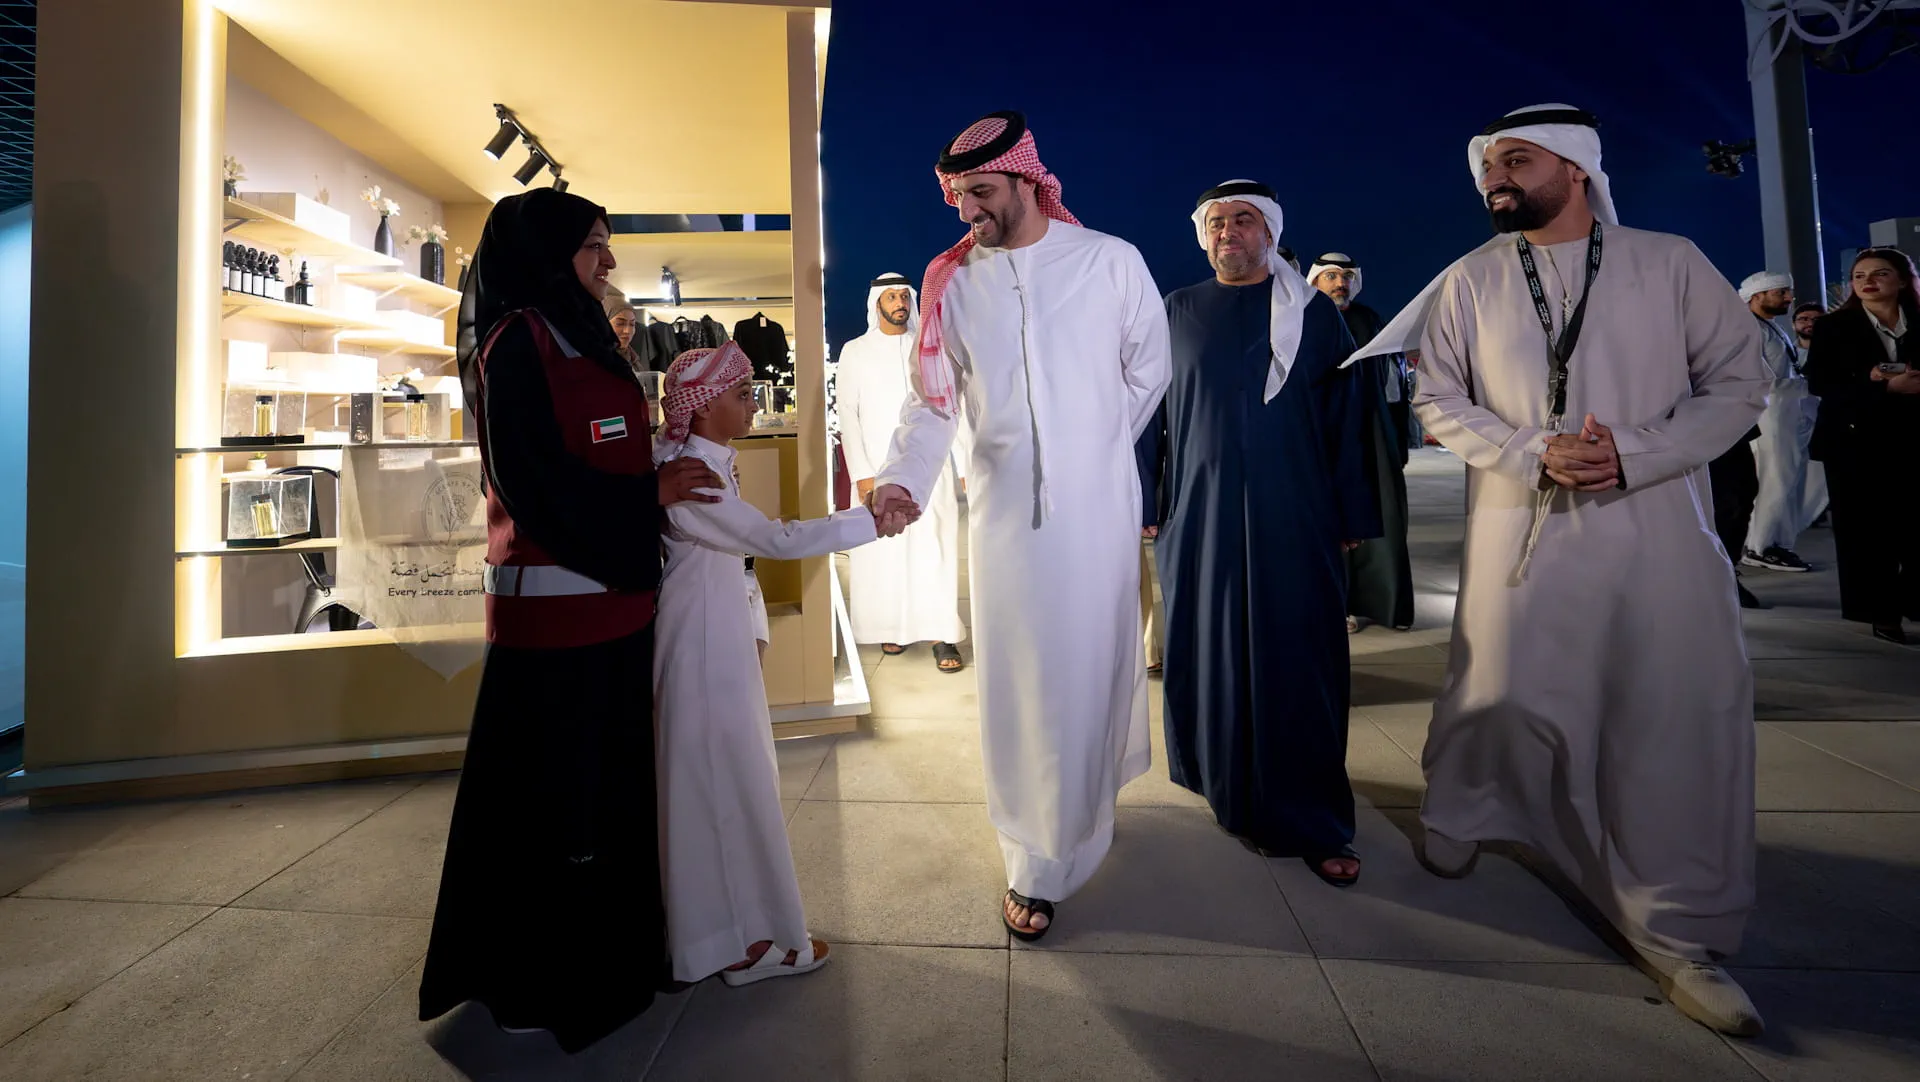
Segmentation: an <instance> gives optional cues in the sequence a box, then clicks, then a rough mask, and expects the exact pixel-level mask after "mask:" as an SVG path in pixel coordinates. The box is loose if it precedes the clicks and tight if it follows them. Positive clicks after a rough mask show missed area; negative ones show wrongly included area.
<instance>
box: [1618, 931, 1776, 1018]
mask: <svg viewBox="0 0 1920 1082" xmlns="http://www.w3.org/2000/svg"><path fill="white" fill-rule="evenodd" d="M1639 953H1640V957H1641V958H1642V959H1643V960H1645V961H1646V963H1647V964H1648V965H1649V966H1651V967H1652V968H1653V969H1654V970H1655V971H1656V972H1657V973H1658V974H1659V975H1660V986H1661V988H1662V989H1663V990H1664V991H1665V992H1666V993H1667V999H1668V1000H1670V1001H1672V1003H1673V1005H1674V1006H1675V1007H1678V1008H1679V1009H1680V1013H1681V1014H1684V1015H1686V1016H1687V1017H1688V1018H1691V1019H1693V1020H1694V1021H1696V1022H1698V1023H1700V1024H1701V1025H1703V1026H1706V1027H1707V1028H1709V1029H1714V1030H1718V1031H1720V1032H1721V1033H1724V1034H1726V1035H1728V1036H1729V1037H1758V1036H1760V1034H1762V1033H1764V1032H1766V1028H1767V1024H1766V1022H1764V1021H1762V1020H1761V1018H1760V1012H1759V1011H1758V1010H1755V1009H1754V1006H1753V1000H1751V999H1749V998H1747V993H1746V990H1745V989H1743V988H1741V987H1740V983H1739V982H1738V981H1736V980H1734V979H1733V975H1732V974H1730V973H1728V972H1727V971H1726V970H1725V969H1722V968H1721V967H1719V966H1714V965H1707V964H1706V963H1704V962H1689V961H1687V960H1685V959H1683V958H1673V957H1669V956H1667V955H1664V954H1656V953H1654V952H1652V951H1641V952H1639Z"/></svg>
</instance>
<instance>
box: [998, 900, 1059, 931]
mask: <svg viewBox="0 0 1920 1082" xmlns="http://www.w3.org/2000/svg"><path fill="white" fill-rule="evenodd" d="M1008 901H1011V902H1012V903H1013V904H1014V905H1017V906H1020V907H1022V908H1023V909H1025V910H1026V911H1027V913H1028V917H1027V919H1028V920H1032V919H1033V917H1032V914H1034V913H1038V914H1040V915H1041V916H1043V917H1045V918H1047V926H1046V927H1045V928H1037V929H1036V928H1022V927H1020V926H1019V925H1018V924H1015V923H1013V921H1012V919H1010V918H1009V917H1008V916H1007V902H1008ZM1000 923H1002V924H1004V925H1006V926H1007V932H1008V934H1010V935H1012V936H1013V938H1015V939H1018V940H1019V941H1021V942H1022V943H1032V942H1034V941H1035V940H1037V939H1039V938H1040V937H1041V936H1043V935H1046V934H1047V933H1048V932H1050V931H1052V930H1053V903H1052V902H1049V901H1047V900H1046V899H1044V898H1029V897H1027V896H1026V895H1024V894H1022V893H1020V892H1019V891H1017V890H1014V889H1013V888H1012V887H1008V888H1007V897H1006V899H1005V900H1003V901H1001V903H1000Z"/></svg>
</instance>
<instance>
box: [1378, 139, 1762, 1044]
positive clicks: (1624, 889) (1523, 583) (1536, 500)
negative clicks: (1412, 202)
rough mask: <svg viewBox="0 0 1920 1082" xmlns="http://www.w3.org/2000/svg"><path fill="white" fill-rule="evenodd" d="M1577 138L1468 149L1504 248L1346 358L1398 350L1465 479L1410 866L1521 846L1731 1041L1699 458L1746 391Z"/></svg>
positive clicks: (1710, 279)
mask: <svg viewBox="0 0 1920 1082" xmlns="http://www.w3.org/2000/svg"><path fill="white" fill-rule="evenodd" d="M1598 127H1599V125H1598V122H1597V121H1595V119H1594V118H1593V117H1592V116H1591V115H1589V114H1587V113H1584V112H1582V111H1580V110H1576V109H1571V108H1568V107H1567V106H1563V105H1545V106H1535V107H1533V108H1531V109H1526V110H1521V111H1519V112H1517V113H1513V114H1509V115H1508V116H1506V117H1503V118H1502V119H1500V120H1498V121H1495V122H1494V123H1493V124H1492V125H1490V126H1489V127H1488V128H1487V129H1486V130H1485V131H1484V132H1482V133H1481V134H1480V135H1479V136H1477V137H1475V138H1474V139H1473V140H1472V142H1471V144H1470V146H1469V150H1468V159H1469V162H1470V163H1471V165H1472V169H1473V173H1474V177H1475V180H1476V181H1478V184H1479V188H1480V191H1481V193H1482V195H1483V196H1484V198H1485V201H1486V206H1487V209H1488V211H1489V212H1490V213H1491V214H1492V216H1493V225H1494V228H1495V229H1496V230H1497V231H1498V232H1499V233H1500V234H1501V235H1500V236H1498V237H1496V238H1495V239H1494V240H1492V241H1490V242H1488V243H1487V244H1486V245H1484V246H1483V247H1481V248H1480V249H1479V250H1477V251H1475V252H1473V253H1471V254H1469V255H1468V256H1466V257H1465V258H1463V259H1461V260H1460V261H1459V262H1457V263H1455V264H1454V265H1453V266H1452V267H1450V268H1448V270H1447V271H1446V272H1445V273H1444V274H1442V275H1441V276H1440V278H1439V279H1438V280H1436V281H1435V282H1434V284H1433V285H1431V286H1429V287H1428V289H1427V290H1426V292H1424V293H1422V294H1421V296H1420V297H1419V298H1418V299H1416V300H1415V301H1414V303H1413V305H1412V306H1410V307H1409V309H1408V310H1407V311H1405V312H1402V313H1401V314H1400V315H1399V316H1398V317H1396V318H1395V319H1394V320H1393V321H1392V322H1391V323H1389V324H1388V325H1387V328H1386V329H1385V330H1383V331H1382V332H1381V334H1380V337H1379V338H1377V339H1375V340H1374V341H1373V342H1372V343H1369V347H1368V349H1369V351H1379V350H1382V349H1385V350H1401V349H1406V348H1408V347H1409V345H1418V346H1419V348H1420V350H1421V364H1420V368H1419V390H1418V392H1417V393H1416V394H1415V396H1414V409H1415V412H1416V413H1417V414H1418V416H1419V419H1420V422H1421V424H1423V425H1424V426H1425V427H1426V429H1427V431H1428V432H1430V433H1432V434H1433V435H1434V436H1435V437H1436V438H1437V439H1438V440H1439V441H1440V442H1441V444H1443V445H1444V446H1445V447H1446V448H1447V449H1448V450H1450V451H1452V452H1454V453H1455V454H1457V455H1459V456H1460V458H1461V459H1462V460H1463V461H1464V462H1465V463H1466V465H1467V467H1468V511H1467V537H1466V549H1465V560H1464V563H1463V565H1462V567H1461V574H1460V591H1459V597H1458V603H1457V606H1456V609H1455V615H1454V628H1453V649H1452V661H1451V666H1450V672H1449V673H1448V677H1447V680H1446V683H1445V685H1444V690H1443V691H1442V692H1441V695H1440V698H1439V701H1438V702H1436V703H1435V705H1434V711H1433V722H1432V725H1431V727H1430V730H1429V733H1428V736H1427V743H1426V751H1425V754H1424V762H1423V765H1424V768H1425V771H1426V776H1427V794H1426V798H1425V802H1424V804H1423V806H1422V808H1421V820H1422V823H1423V824H1424V826H1425V830H1426V833H1425V838H1424V842H1423V845H1422V852H1421V859H1422V860H1423V862H1424V863H1425V864H1426V865H1427V867H1428V868H1429V869H1430V870H1432V871H1434V872H1435V873H1437V874H1440V875H1444V876H1450V877H1452V876H1461V875H1466V874H1467V873H1468V872H1470V871H1471V870H1472V865H1473V862H1474V859H1475V857H1476V854H1477V851H1478V847H1479V843H1481V842H1485V841H1509V842H1518V843H1520V844H1522V845H1524V846H1526V847H1528V848H1529V849H1530V850H1532V851H1534V852H1535V853H1537V854H1539V856H1541V857H1542V858H1544V859H1545V861H1547V862H1548V863H1549V864H1551V865H1552V867H1553V868H1554V869H1555V870H1556V871H1557V872H1558V873H1559V875H1560V877H1562V878H1563V879H1564V880H1565V881H1567V882H1569V883H1571V884H1575V885H1576V887H1575V889H1577V890H1579V891H1580V892H1581V893H1582V894H1583V895H1584V897H1585V900H1586V902H1587V903H1588V904H1589V905H1590V906H1592V907H1593V908H1594V909H1595V910H1597V911H1598V913H1599V915H1600V916H1602V917H1604V918H1605V919H1606V920H1607V921H1609V922H1610V923H1611V924H1612V925H1613V926H1614V927H1615V928H1616V929H1618V930H1619V932H1620V933H1621V935H1622V936H1623V937H1624V938H1625V939H1626V940H1627V941H1628V942H1629V943H1630V944H1631V945H1632V948H1633V950H1632V959H1633V961H1635V962H1636V964H1638V965H1640V967H1641V968H1642V969H1643V970H1645V971H1647V972H1648V973H1649V974H1650V975H1652V976H1654V977H1655V978H1656V979H1657V980H1659V981H1660V983H1661V985H1662V987H1663V988H1664V989H1666V990H1667V992H1668V995H1669V996H1670V997H1671V998H1672V1000H1673V1003H1674V1005H1675V1006H1677V1007H1679V1008H1680V1009H1681V1010H1682V1011H1684V1012H1685V1013H1686V1014H1688V1015H1689V1016H1690V1017H1692V1018H1694V1019H1696V1020H1698V1021H1700V1022H1703V1023H1705V1024H1706V1025H1709V1026H1711V1027H1713V1028H1714V1029H1717V1030H1720V1031H1721V1032H1724V1033H1729V1034H1736V1035H1741V1036H1752V1035H1754V1034H1757V1033H1759V1032H1760V1031H1761V1028H1762V1027H1761V1021H1760V1016H1759V1014H1758V1013H1757V1012H1756V1011H1755V1010H1754V1008H1753V1004H1752V1003H1751V1001H1749V1000H1748V998H1747V996H1746V993H1745V992H1743V991H1742V990H1741V989H1740V987H1739V985H1738V984H1736V983H1734V981H1733V979H1732V978H1731V977H1730V976H1729V975H1728V974H1727V972H1726V971H1725V970H1724V969H1722V968H1721V967H1720V965H1719V964H1718V963H1719V962H1720V961H1721V959H1723V958H1725V957H1726V956H1728V955H1731V954H1732V953H1734V952H1735V951H1736V950H1738V949H1739V946H1740V939H1741V935H1742V932H1743V930H1744V926H1745V923H1746V917H1747V913H1748V911H1749V910H1750V909H1751V908H1752V906H1753V900H1754V815H1753V799H1754V798H1753V785H1754V782H1753V761H1754V750H1753V747H1754V745H1753V741H1754V736H1753V677H1752V673H1751V670H1750V668H1749V666H1748V663H1747V657H1746V646H1745V641H1744V638H1743V635H1742V631H1741V626H1740V608H1739V605H1738V602H1737V601H1736V599H1735V594H1734V576H1733V567H1732V565H1731V564H1730V563H1729V562H1728V560H1727V557H1726V556H1725V555H1724V554H1723V553H1722V552H1721V550H1720V546H1719V545H1718V544H1717V543H1716V541H1715V538H1714V532H1713V521H1712V516H1711V512H1710V508H1711V507H1712V500H1711V498H1710V495H1709V493H1708V492H1707V491H1706V490H1707V488H1708V485H1707V468H1706V467H1707V463H1708V462H1710V461H1712V460H1713V459H1715V458H1717V457H1719V456H1720V455H1721V454H1722V453H1724V452H1725V451H1726V450H1727V448H1729V447H1731V446H1733V444H1734V443H1735V442H1736V441H1738V440H1739V439H1740V438H1741V437H1742V436H1744V435H1745V434H1746V432H1747V431H1748V430H1749V429H1751V428H1752V427H1753V424H1754V421H1755V419H1756V418H1758V417H1759V415H1760V411H1761V409H1762V407H1763V406H1764V404H1765V400H1766V392H1767V387H1768V381H1767V376H1766V371H1765V369H1764V368H1763V366H1762V365H1761V361H1760V340H1759V337H1760V335H1759V328H1758V327H1757V326H1756V324H1755V322H1754V320H1753V317H1752V316H1750V315H1749V314H1748V313H1747V311H1746V308H1745V306H1743V305H1742V304H1741V303H1740V300H1739V298H1738V297H1737V296H1735V294H1734V291H1733V288H1732V286H1730V285H1729V284H1728V283H1727V280H1726V279H1725V278H1723V277H1722V276H1721V275H1720V274H1719V273H1718V272H1717V271H1715V270H1714V269H1713V266H1712V265H1711V264H1709V263H1708V262H1707V260H1706V258H1705V257H1704V256H1702V255H1701V254H1700V252H1699V250H1698V249H1696V248H1695V247H1694V246H1693V245H1692V244H1691V243H1690V242H1688V241H1687V240H1686V239H1684V238H1682V237H1676V236H1671V235H1667V234H1660V233H1648V232H1643V231H1640V230H1635V229H1626V228H1623V227H1621V226H1620V225H1618V224H1616V223H1617V219H1616V218H1615V216H1614V210H1613V202H1612V199H1611V197H1610V195H1609V192H1608V184H1607V176H1606V174H1605V173H1604V172H1602V171H1601V169H1600V139H1599V135H1598V132H1597V128H1598Z"/></svg>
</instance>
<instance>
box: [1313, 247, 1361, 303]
mask: <svg viewBox="0 0 1920 1082" xmlns="http://www.w3.org/2000/svg"><path fill="white" fill-rule="evenodd" d="M1330 270H1350V271H1352V272H1353V284H1352V285H1350V286H1348V287H1347V303H1348V304H1352V303H1353V302H1354V301H1356V300H1358V299H1359V298H1360V264H1358V263H1355V262H1354V261H1353V257H1352V256H1350V255H1348V254H1347V253H1345V252H1328V253H1327V254H1325V255H1323V256H1321V257H1320V258H1319V259H1316V260H1314V261H1313V268H1312V269H1311V270H1309V271H1307V284H1308V285H1310V286H1312V287H1313V288H1315V289H1319V288H1320V275H1321V274H1323V273H1325V272H1326V271H1330Z"/></svg>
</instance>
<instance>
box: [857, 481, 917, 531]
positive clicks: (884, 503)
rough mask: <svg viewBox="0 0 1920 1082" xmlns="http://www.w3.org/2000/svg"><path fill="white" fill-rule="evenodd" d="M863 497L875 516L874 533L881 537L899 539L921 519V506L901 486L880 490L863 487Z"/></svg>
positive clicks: (880, 487)
mask: <svg viewBox="0 0 1920 1082" xmlns="http://www.w3.org/2000/svg"><path fill="white" fill-rule="evenodd" d="M862 489H863V491H862V492H861V495H862V496H864V497H865V498H866V506H867V510H868V511H869V512H872V514H873V531H874V532H875V533H877V534H879V535H880V536H881V537H898V536H899V535H900V534H901V533H902V532H903V531H904V530H906V528H907V527H909V526H911V525H913V524H914V523H915V522H917V521H919V519H920V505H919V504H917V503H914V502H913V497H912V496H910V495H908V494H907V490H906V489H904V488H901V487H900V486H899V485H881V486H879V487H878V488H869V487H867V486H865V485H863V486H862Z"/></svg>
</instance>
